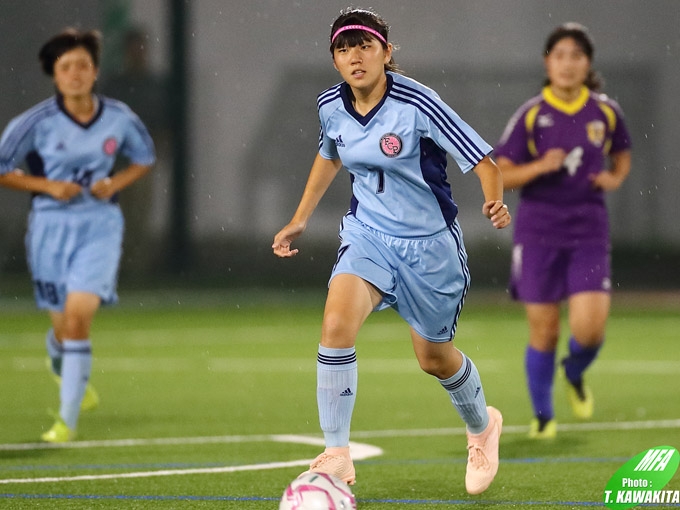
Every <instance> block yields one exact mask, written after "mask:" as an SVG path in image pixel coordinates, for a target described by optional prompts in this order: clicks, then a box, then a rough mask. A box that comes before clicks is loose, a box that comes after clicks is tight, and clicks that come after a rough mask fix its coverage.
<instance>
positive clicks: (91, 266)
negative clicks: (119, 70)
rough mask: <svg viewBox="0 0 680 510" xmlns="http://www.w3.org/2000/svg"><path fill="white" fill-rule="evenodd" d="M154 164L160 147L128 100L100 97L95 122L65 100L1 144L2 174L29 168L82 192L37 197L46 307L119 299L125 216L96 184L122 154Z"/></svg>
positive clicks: (32, 251) (36, 278)
mask: <svg viewBox="0 0 680 510" xmlns="http://www.w3.org/2000/svg"><path fill="white" fill-rule="evenodd" d="M119 154H120V155H123V156H125V157H126V158H128V159H129V160H130V162H131V163H136V164H139V165H152V164H153V163H154V160H155V155H154V146H153V141H152V140H151V137H150V136H149V133H148V131H147V129H146V127H144V125H143V124H142V122H141V121H140V120H139V118H138V117H137V116H136V115H135V114H134V113H133V112H132V111H131V110H130V109H129V108H128V107H127V106H126V105H125V104H123V103H121V102H120V101H116V100H113V99H109V98H106V97H101V96H100V97H98V107H97V113H96V114H95V116H94V118H93V119H92V120H91V121H90V122H88V123H87V124H82V123H80V122H78V121H77V120H76V119H74V118H72V117H71V116H70V115H69V114H68V113H67V111H66V110H65V109H64V105H63V102H62V99H61V97H60V96H55V97H52V98H50V99H47V100H45V101H43V102H41V103H39V104H37V105H36V106H34V107H33V108H31V109H29V110H27V111H26V112H24V113H22V114H21V115H19V116H18V117H16V118H15V119H13V120H12V121H11V122H10V123H9V124H8V126H7V128H6V129H5V132H4V133H3V135H2V138H1V139H0V174H5V173H8V172H11V171H13V170H14V169H16V168H18V167H19V166H20V165H21V164H22V163H24V162H25V163H26V166H27V167H28V170H29V171H30V173H31V174H32V175H35V176H40V177H45V178H47V179H50V180H54V181H69V182H75V183H77V184H79V185H80V186H81V187H82V192H81V193H80V194H79V195H78V196H76V197H75V198H73V199H71V200H69V201H59V200H56V199H54V198H52V197H51V196H49V195H45V194H36V195H34V197H33V202H32V210H31V214H30V216H29V222H28V231H27V233H26V255H27V258H28V265H29V268H30V269H31V275H32V279H33V287H34V291H35V298H36V302H37V305H38V307H39V308H45V309H49V310H55V311H63V307H64V303H65V302H66V297H67V295H68V294H69V293H71V292H76V291H78V292H88V293H92V294H96V295H98V296H99V297H100V298H101V299H102V302H103V303H104V304H111V303H115V302H116V300H117V295H116V283H117V276H118V266H119V263H120V257H121V250H122V242H123V230H124V227H123V215H122V213H121V211H120V207H119V206H118V204H117V200H116V197H115V196H114V197H112V198H111V199H110V200H100V199H98V198H95V197H94V196H92V194H91V193H90V191H89V189H90V185H91V184H94V183H95V182H97V181H99V180H101V179H104V178H106V177H108V176H109V175H110V174H111V171H112V168H113V165H114V163H115V160H116V157H117V156H118V155H119Z"/></svg>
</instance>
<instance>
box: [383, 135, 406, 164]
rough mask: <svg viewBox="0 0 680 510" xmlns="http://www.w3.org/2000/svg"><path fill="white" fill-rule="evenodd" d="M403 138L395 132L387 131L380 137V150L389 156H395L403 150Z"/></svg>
mask: <svg viewBox="0 0 680 510" xmlns="http://www.w3.org/2000/svg"><path fill="white" fill-rule="evenodd" d="M401 145H402V144H401V138H399V135H397V134H395V133H385V134H384V135H382V136H381V137H380V150H381V151H382V153H383V154H384V155H385V156H387V157H388V158H395V157H397V156H398V155H399V153H400V152H401Z"/></svg>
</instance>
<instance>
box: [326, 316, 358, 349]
mask: <svg viewBox="0 0 680 510" xmlns="http://www.w3.org/2000/svg"><path fill="white" fill-rule="evenodd" d="M354 341H355V334H354V333H353V329H352V328H350V327H348V325H347V323H346V321H344V320H343V319H342V317H340V316H339V315H336V314H327V315H326V316H325V317H324V320H323V325H322V327H321V345H323V346H324V347H330V348H335V349H343V348H346V347H352V346H353V345H354Z"/></svg>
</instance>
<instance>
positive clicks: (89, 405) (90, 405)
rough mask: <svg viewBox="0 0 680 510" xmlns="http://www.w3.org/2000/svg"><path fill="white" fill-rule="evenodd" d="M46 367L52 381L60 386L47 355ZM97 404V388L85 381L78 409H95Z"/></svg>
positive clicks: (58, 377)
mask: <svg viewBox="0 0 680 510" xmlns="http://www.w3.org/2000/svg"><path fill="white" fill-rule="evenodd" d="M47 369H48V370H49V371H50V375H51V376H52V379H54V382H56V383H57V385H58V386H59V387H60V388H61V377H60V376H58V375H57V374H55V373H54V370H52V360H51V359H50V358H49V357H48V358H47ZM97 406H99V394H98V393H97V390H95V389H94V386H92V385H91V384H90V383H87V386H85V395H83V401H82V402H81V403H80V410H81V411H92V410H93V409H96V408H97Z"/></svg>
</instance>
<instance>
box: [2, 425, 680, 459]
mask: <svg viewBox="0 0 680 510" xmlns="http://www.w3.org/2000/svg"><path fill="white" fill-rule="evenodd" d="M674 428H680V419H675V420H648V421H619V422H617V421H615V422H590V423H560V424H559V430H560V431H563V432H580V431H594V432H598V431H600V432H601V431H607V430H614V431H616V430H652V429H674ZM528 431H529V427H528V426H526V425H504V426H503V433H504V434H525V433H527V432H528ZM456 435H460V436H462V435H465V428H464V427H451V428H439V429H403V430H400V429H395V430H370V431H353V432H352V437H355V438H359V439H372V438H377V437H431V436H456ZM286 438H293V439H292V440H287V439H286ZM268 441H269V442H279V443H284V442H294V443H298V444H308V445H318V446H323V439H321V438H320V437H313V436H301V435H291V434H288V435H276V434H274V435H267V434H262V435H252V436H247V435H242V436H199V437H161V438H140V439H105V440H93V441H73V442H70V443H15V444H12V443H8V444H0V451H30V450H52V449H63V448H69V449H79V448H80V449H85V448H125V447H134V446H183V445H202V444H227V443H261V442H268Z"/></svg>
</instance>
